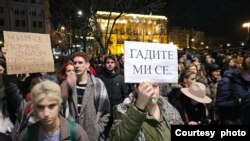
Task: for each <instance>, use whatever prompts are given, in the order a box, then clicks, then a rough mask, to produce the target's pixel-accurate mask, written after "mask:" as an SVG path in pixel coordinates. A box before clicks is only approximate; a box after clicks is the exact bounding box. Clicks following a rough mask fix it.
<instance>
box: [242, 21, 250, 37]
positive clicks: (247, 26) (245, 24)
mask: <svg viewBox="0 0 250 141" xmlns="http://www.w3.org/2000/svg"><path fill="white" fill-rule="evenodd" d="M242 26H243V27H244V28H247V41H249V27H250V22H246V23H243V25H242Z"/></svg>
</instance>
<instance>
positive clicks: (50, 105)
mask: <svg viewBox="0 0 250 141" xmlns="http://www.w3.org/2000/svg"><path fill="white" fill-rule="evenodd" d="M31 93H32V105H33V112H34V115H35V116H36V118H37V119H39V122H37V123H35V124H33V125H31V126H30V127H27V128H26V129H25V130H24V131H23V132H22V133H21V135H20V137H19V138H18V140H19V141H23V140H25V141H28V140H29V141H45V140H46V141H47V140H53V141H61V140H70V141H73V140H77V141H83V140H84V141H89V139H88V135H87V134H86V132H85V130H83V129H82V127H81V126H79V125H78V124H76V123H74V122H72V121H67V120H66V119H65V118H63V117H61V116H60V115H59V110H60V105H61V103H62V98H61V89H60V86H59V85H57V84H56V83H54V82H52V81H43V82H41V83H38V84H37V85H35V86H34V87H33V89H32V91H31Z"/></svg>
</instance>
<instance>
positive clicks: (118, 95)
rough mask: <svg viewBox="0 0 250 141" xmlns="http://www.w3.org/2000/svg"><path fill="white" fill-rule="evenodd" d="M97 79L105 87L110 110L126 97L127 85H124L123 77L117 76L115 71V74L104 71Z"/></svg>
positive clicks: (117, 73)
mask: <svg viewBox="0 0 250 141" xmlns="http://www.w3.org/2000/svg"><path fill="white" fill-rule="evenodd" d="M97 77H99V78H100V79H101V80H102V81H103V82H104V84H105V86H106V89H107V91H108V95H109V100H110V105H111V108H112V109H113V107H114V106H115V105H117V104H120V103H122V102H123V100H124V99H125V98H126V97H128V95H129V87H128V84H125V83H124V76H123V75H121V74H119V72H118V71H115V73H109V72H107V71H105V69H104V70H103V71H102V73H101V74H99V75H98V76H97ZM112 109H111V111H112Z"/></svg>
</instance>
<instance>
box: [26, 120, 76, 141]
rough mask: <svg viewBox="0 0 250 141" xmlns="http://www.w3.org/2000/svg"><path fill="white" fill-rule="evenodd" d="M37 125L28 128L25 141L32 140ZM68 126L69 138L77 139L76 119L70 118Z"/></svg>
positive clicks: (74, 140) (71, 140)
mask: <svg viewBox="0 0 250 141" xmlns="http://www.w3.org/2000/svg"><path fill="white" fill-rule="evenodd" d="M32 127H33V128H32ZM35 127H36V125H34V126H31V127H29V128H27V130H26V132H25V133H24V140H23V141H31V135H32V134H33V133H34V131H35ZM68 127H69V130H70V131H69V132H70V136H69V140H70V141H76V123H75V122H74V121H71V120H68Z"/></svg>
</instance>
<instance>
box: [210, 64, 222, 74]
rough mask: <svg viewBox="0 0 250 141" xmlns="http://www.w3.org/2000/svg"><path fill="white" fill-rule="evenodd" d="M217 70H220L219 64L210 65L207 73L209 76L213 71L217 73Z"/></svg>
mask: <svg viewBox="0 0 250 141" xmlns="http://www.w3.org/2000/svg"><path fill="white" fill-rule="evenodd" d="M216 70H220V66H219V65H217V64H210V65H209V66H208V70H207V72H208V74H211V73H212V72H213V71H216Z"/></svg>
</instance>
